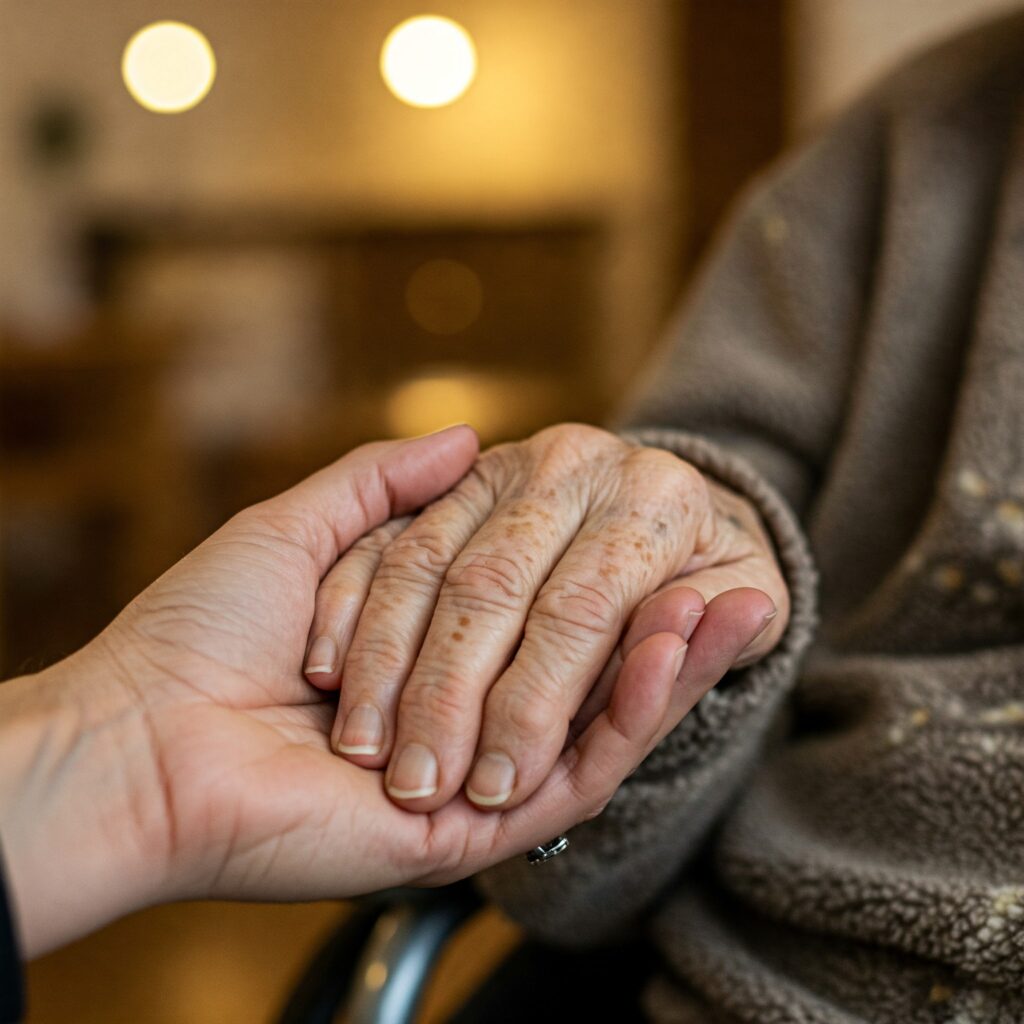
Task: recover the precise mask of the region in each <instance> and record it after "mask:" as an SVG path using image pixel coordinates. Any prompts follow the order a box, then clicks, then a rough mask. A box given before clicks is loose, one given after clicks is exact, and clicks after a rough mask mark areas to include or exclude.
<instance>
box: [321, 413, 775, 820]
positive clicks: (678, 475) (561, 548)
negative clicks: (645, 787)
mask: <svg viewBox="0 0 1024 1024" xmlns="http://www.w3.org/2000/svg"><path fill="white" fill-rule="evenodd" d="M659 588H663V589H662V590H661V591H660V592H658V591H659ZM651 595H654V596H653V597H651ZM645 599H649V600H646V601H645ZM705 606H706V610H705ZM788 612H789V600H788V594H787V591H786V587H785V583H784V581H783V578H782V575H781V572H780V571H779V568H778V565H777V564H776V561H775V557H774V553H773V551H772V547H771V543H770V541H769V540H768V538H767V536H766V534H765V532H764V530H763V528H762V527H761V526H760V523H759V521H758V517H757V515H756V513H755V512H754V510H753V509H752V507H751V506H750V505H749V503H747V502H746V501H745V500H744V499H742V498H740V497H738V496H736V495H734V494H732V493H731V492H729V491H726V490H725V489H724V488H721V487H719V486H717V485H715V484H713V483H711V482H709V481H708V480H706V479H705V478H704V477H703V476H702V475H701V473H699V472H698V471H697V470H696V469H695V468H694V467H692V466H690V465H689V464H687V463H686V462H684V461H683V460H681V459H679V458H677V457H676V456H675V455H673V454H671V453H669V452H666V451H663V450H660V449H652V448H643V447H638V446H636V445H633V444H629V443H627V442H625V441H623V440H621V439H620V438H618V437H616V436H614V435H612V434H609V433H606V432H605V431H602V430H598V429H595V428H593V427H587V426H580V425H564V426H559V427H553V428H550V429H548V430H544V431H542V432H540V433H539V434H537V435H535V436H534V437H532V438H530V439H529V440H526V441H523V442H521V443H518V444H508V445H501V446H499V447H496V448H493V449H491V450H490V451H488V452H487V453H485V454H484V455H483V456H482V457H481V458H480V459H479V461H478V462H477V463H476V465H475V466H474V468H473V470H472V471H471V472H470V473H469V474H468V475H467V476H466V477H465V478H464V479H463V480H462V481H461V482H460V483H459V485H458V486H457V487H455V488H454V490H452V491H451V492H450V493H448V494H446V495H445V496H444V497H442V498H440V499H439V500H438V501H436V502H434V503H433V504H432V505H430V506H429V507H428V508H427V509H425V510H424V511H423V512H421V513H420V514H419V515H418V516H417V517H416V518H415V519H412V520H408V519H399V520H394V521H392V522H390V523H389V524H387V525H386V526H384V527H382V528H380V529H379V530H377V531H375V532H374V533H372V534H370V535H368V536H367V537H365V538H364V539H363V540H361V541H360V542H359V543H358V544H356V545H355V546H354V547H353V548H352V549H351V550H350V551H349V552H348V553H347V554H346V555H345V557H343V558H342V559H341V560H340V561H339V563H338V564H337V565H336V566H335V567H334V568H333V569H332V570H331V571H330V573H329V574H328V575H327V576H326V578H325V579H324V581H323V583H322V585H321V587H320V590H319V593H318V595H317V605H316V614H315V617H314V621H313V628H312V630H311V633H310V642H309V648H308V656H307V662H306V675H307V678H309V679H310V681H312V682H314V683H316V685H317V686H320V687H322V688H324V689H330V688H334V687H337V686H339V685H340V686H341V695H340V704H339V711H338V719H337V722H336V724H335V727H334V732H333V736H332V742H333V743H334V746H335V749H336V750H337V751H338V752H339V753H341V754H343V755H344V756H345V757H347V758H349V759H350V760H351V761H353V762H355V763H358V764H361V765H364V766H372V767H382V766H384V765H387V766H388V770H387V785H388V791H389V793H390V795H391V797H392V798H393V799H395V800H396V801H398V802H400V803H401V804H402V805H404V806H406V807H408V808H410V809H415V810H433V809H436V808H439V807H442V806H443V805H444V804H446V803H447V802H448V801H449V800H450V799H451V798H452V797H453V796H454V795H455V794H456V793H457V792H458V791H459V788H460V787H461V786H462V785H463V784H464V783H465V784H466V793H467V795H468V797H469V799H470V800H472V801H473V802H474V803H475V804H476V805H477V806H479V807H504V808H508V807H514V806H516V805H517V804H519V803H521V802H522V801H524V800H526V799H527V798H528V797H529V796H530V795H531V794H532V793H533V792H534V791H535V790H536V789H537V788H538V786H540V785H541V783H542V782H543V780H544V779H545V778H546V777H547V776H548V774H549V772H550V771H551V769H552V767H553V766H554V765H555V764H556V762H557V760H558V758H559V755H560V753H561V751H562V750H563V747H564V745H565V743H566V739H567V736H569V737H571V736H574V735H577V734H578V732H579V731H580V729H582V728H583V727H585V726H586V724H587V723H588V722H589V721H591V720H592V719H593V718H594V716H595V715H596V714H598V713H599V712H600V711H601V709H602V708H604V707H605V706H606V705H607V701H608V694H609V693H610V691H611V688H612V687H613V685H614V681H615V678H616V677H617V675H618V672H619V668H620V667H621V665H622V657H623V656H624V655H626V654H628V653H629V652H630V651H631V650H632V649H633V647H634V646H635V645H636V643H637V642H638V640H639V639H640V638H642V637H644V636H648V635H651V634H654V633H659V632H665V631H669V632H673V633H675V634H677V635H679V636H680V637H682V638H683V639H684V640H689V651H688V654H687V655H686V664H685V667H684V668H683V671H682V674H681V676H680V691H681V693H682V696H681V697H679V698H678V699H676V700H674V701H673V703H672V709H671V716H672V718H671V720H670V721H666V722H665V723H664V724H663V726H662V728H661V734H662V735H663V734H664V733H665V732H667V731H668V730H669V729H670V728H672V727H673V726H674V725H675V724H676V722H678V720H679V718H681V717H682V715H683V714H684V713H685V712H686V711H687V710H688V709H689V708H690V707H692V705H693V704H694V703H696V701H697V700H698V699H699V698H700V696H702V695H703V693H704V692H706V691H707V689H709V688H710V687H711V686H713V685H714V684H715V683H716V682H718V680H719V679H720V678H721V676H722V675H723V674H724V673H725V672H726V671H727V670H728V669H729V668H730V667H732V666H735V665H739V664H746V663H748V662H750V661H752V660H755V659H757V658H758V657H761V656H762V655H764V654H765V653H766V652H767V651H769V650H770V649H771V648H772V647H773V645H774V644H775V643H776V642H777V640H778V638H779V637H780V636H781V635H782V632H783V630H784V629H785V626H786V621H787V618H788ZM702 613H703V620H702V621H701V615H702ZM631 616H632V624H631V625H630V628H629V630H628V631H627V632H626V634H625V636H623V631H624V629H625V628H626V626H627V624H629V623H630V621H631ZM698 622H700V625H699V627H698ZM620 640H621V646H620ZM570 729H572V731H571V732H570ZM467 778H468V782H467Z"/></svg>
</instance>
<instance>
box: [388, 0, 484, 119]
mask: <svg viewBox="0 0 1024 1024" xmlns="http://www.w3.org/2000/svg"><path fill="white" fill-rule="evenodd" d="M380 73H381V74H382V75H383V76H384V81H385V82H386V83H387V86H388V88H389V89H390V90H391V91H392V92H393V93H394V94H395V95H396V96H397V97H398V98H399V99H400V100H403V101H404V102H406V103H408V104H410V105H411V106H414V107H443V106H445V104H448V103H454V102H455V100H457V99H458V98H459V97H460V96H461V95H462V94H463V93H464V92H465V91H466V90H467V89H468V88H469V87H470V85H471V84H472V82H473V79H474V77H475V76H476V47H475V46H474V45H473V40H472V39H471V38H470V35H469V33H468V32H467V31H466V30H465V29H464V28H463V27H462V26H461V25H459V24H457V23H456V22H454V21H452V20H451V19H450V18H442V17H439V16H438V15H434V14H427V15H420V16H419V17H416V18H409V19H408V21H403V22H402V23H401V24H400V25H398V26H396V27H395V28H393V29H392V30H391V32H390V33H389V35H388V37H387V39H385V40H384V46H383V48H382V49H381V52H380Z"/></svg>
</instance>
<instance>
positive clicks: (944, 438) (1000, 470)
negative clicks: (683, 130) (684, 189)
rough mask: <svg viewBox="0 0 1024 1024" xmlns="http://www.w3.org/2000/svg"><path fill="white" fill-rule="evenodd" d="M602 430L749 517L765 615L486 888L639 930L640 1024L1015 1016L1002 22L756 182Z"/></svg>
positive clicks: (1012, 329)
mask: <svg viewBox="0 0 1024 1024" xmlns="http://www.w3.org/2000/svg"><path fill="white" fill-rule="evenodd" d="M627 425H629V426H630V427H631V428H634V429H635V431H636V432H635V433H634V435H633V436H634V437H635V438H636V439H637V440H638V441H640V442H643V443H646V444H652V445H659V446H663V447H665V448H668V449H670V450H672V451H675V452H677V453H678V454H679V455H681V456H682V457H684V458H686V459H688V460H690V461H692V462H694V463H695V464H696V465H698V466H699V467H701V468H702V469H703V470H704V471H705V472H706V473H708V474H710V475H711V476H713V477H716V478H718V479H719V480H720V481H722V482H723V483H725V484H727V485H729V486H731V487H733V488H734V489H736V490H738V491H740V492H742V493H744V494H745V495H747V496H748V497H749V498H750V499H751V500H752V501H753V502H754V503H755V504H756V505H757V506H758V507H759V509H760V511H761V514H762V516H763V518H764V520H765V522H766V523H767V525H768V527H769V529H770V531H771V533H772V535H773V537H774V540H775V543H776V545H777V549H778V554H779V559H780V562H781V564H782V566H783V568H784V570H785V573H786V575H787V578H788V582H789V586H790V589H791V593H792V597H793V615H792V621H791V623H790V626H789V630H788V632H787V635H786V636H785V638H784V640H783V642H782V644H781V646H780V647H779V648H778V649H777V650H776V651H775V652H774V653H773V654H772V655H771V656H770V657H768V658H767V659H766V660H764V661H763V662H761V663H759V664H758V665H756V666H753V667H751V668H748V669H746V670H743V671H739V672H734V673H732V674H730V676H729V677H727V678H726V680H724V681H723V683H722V684H720V685H719V687H718V688H717V689H716V690H714V691H712V692H711V693H710V694H708V696H707V697H706V698H705V699H704V700H703V701H702V702H701V704H700V705H699V706H698V707H697V709H695V711H694V712H693V713H692V714H691V715H690V716H688V718H687V719H685V720H684V721H683V722H682V724H681V725H680V726H679V727H678V729H676V730H675V732H674V733H673V734H672V735H671V736H669V737H668V738H667V739H666V740H665V741H664V743H663V744H662V745H661V746H660V747H659V749H658V750H657V751H655V753H654V754H653V755H652V756H651V757H650V758H649V759H648V761H647V762H645V764H644V765H643V766H642V768H641V769H640V770H639V771H638V772H637V773H636V774H635V775H634V776H633V777H632V778H631V779H630V780H628V782H627V783H626V784H625V785H624V786H623V787H622V789H621V790H620V792H619V794H618V795H617V796H616V797H615V799H614V800H613V801H612V803H611V804H610V805H609V807H608V809H607V810H606V811H605V812H604V814H603V815H602V816H601V817H599V818H597V819H595V820H594V821H592V822H589V823H587V824H585V825H582V826H580V827H579V828H577V829H576V830H574V832H573V844H572V848H571V850H570V852H569V853H568V854H566V855H565V856H563V857H560V858H557V859H556V860H554V861H552V862H550V863H549V864H546V865H544V866H543V867H542V868H528V867H527V866H526V865H525V864H524V863H523V862H522V859H521V858H520V859H517V860H516V861H514V862H509V863H508V864H505V865H501V866H499V867H498V868H495V869H492V871H490V872H489V873H487V874H486V875H485V876H483V878H482V879H481V884H482V885H483V887H484V889H485V891H486V892H487V893H488V895H489V896H490V897H492V898H493V899H495V900H496V901H498V902H499V903H500V904H501V905H502V906H504V907H505V908H506V910H507V911H508V912H509V913H510V914H511V915H512V916H513V917H515V918H517V919H518V920H520V921H521V922H522V923H523V924H524V925H525V926H526V928H527V929H528V930H529V931H531V932H532V933H534V934H535V935H538V936H540V937H544V938H547V939H549V940H554V941H559V942H566V943H579V942H588V941H598V940H601V939H602V938H606V937H609V936H615V935H623V934H628V931H629V929H631V928H634V927H640V928H644V929H646V930H648V931H649V932H650V933H652V934H653V935H654V937H655V938H656V940H657V942H658V944H659V946H660V948H661V950H662V952H663V953H664V959H665V964H666V971H665V973H664V975H663V976H662V977H661V978H660V979H659V980H658V982H656V984H655V985H654V986H653V988H652V990H651V991H650V992H649V994H648V1004H647V1005H648V1009H649V1011H650V1013H651V1015H652V1016H653V1017H654V1018H655V1019H656V1020H662V1021H674V1022H687V1024H691V1022H698V1021H700V1022H705V1021H712V1022H738V1021H743V1022H750V1024H776V1022H778V1024H782V1022H786V1024H789V1022H801V1024H803V1022H807V1024H810V1022H829V1024H838V1022H844V1024H845V1022H854V1021H872V1022H891V1024H916V1022H921V1024H924V1022H928V1024H937V1022H950V1024H952V1022H958V1024H966V1022H979V1024H980V1022H985V1024H990V1022H995V1024H1003V1022H1006V1024H1009V1022H1021V1021H1024V17H1016V18H1012V19H1009V20H1004V21H1002V22H1000V23H998V24H997V25H994V26H988V27H986V28H984V29H982V30H979V31H976V32H974V33H973V34H971V35H969V36H966V37H963V38H961V39H959V40H957V41H956V42H955V43H953V44H951V45H947V46H945V47H943V48H941V49H940V50H938V51H935V52H933V53H931V54H929V55H927V56H926V57H925V58H923V59H921V60H919V61H917V62H916V63H915V64H914V65H912V66H910V67H909V68H907V69H905V70H904V71H902V72H901V73H899V74H898V75H896V76H894V77H893V78H891V79H890V80H888V81H887V82H885V83H883V85H882V86H881V87H880V88H879V89H877V90H876V91H875V92H873V93H872V94H871V95H869V96H868V97H867V98H866V99H864V100H863V101H862V102H861V103H859V104H858V105H857V106H856V107H855V108H854V109H852V110H851V111H850V112H849V113H848V114H847V115H846V116H845V117H844V118H843V119H842V120H841V121H840V122H839V123H837V124H836V125H835V126H834V127H833V128H832V129H831V130H829V131H828V132H827V133H825V134H824V135H823V136H821V137H820V138H818V139H816V140H815V141H813V142H812V143H811V144H810V145H808V146H806V147H805V148H804V149H803V150H802V151H801V152H799V153H797V154H796V155H795V156H793V157H791V158H790V159H788V160H786V161H785V162H784V163H783V164H781V165H780V166H778V167H777V168H776V169H774V170H773V171H772V172H771V173H770V174H769V175H768V176H767V177H766V178H765V179H764V180H763V181H761V182H760V183H759V184H757V186H756V187H755V188H754V189H753V190H752V192H751V193H750V194H749V195H748V196H747V197H746V198H745V200H744V202H743V203H742V204H741V206H740V209H739V211H738V214H737V215H736V216H735V217H734V218H733V220H732V223H731V225H730V226H728V228H727V230H726V231H725V233H724V236H723V238H722V241H721V243H720V244H719V246H718V247H717V249H716V251H715V252H714V253H713V254H712V257H711V259H710V261H709V263H708V265H707V266H706V268H705V270H704V272H703V274H702V275H701V277H700V279H699V280H698V282H697V284H696V287H695V289H694V290H693V292H692V294H691V295H690V297H689V299H688V301H687V302H686V303H685V305H684V307H683V309H682V312H681V315H680V317H679V318H678V320H677V322H676V325H675V327H674V329H673V330H672V331H671V335H670V338H669V344H668V346H667V350H666V352H665V354H664V355H663V357H662V359H661V360H660V361H659V363H658V364H657V366H656V367H655V368H654V370H653V372H652V373H651V374H650V375H649V376H648V378H647V381H646V383H645V384H644V386H643V388H642V389H641V391H640V394H639V397H638V398H637V399H636V401H635V402H634V403H632V405H631V408H630V410H629V414H628V419H627ZM809 552H813V558H814V562H815V563H816V565H817V569H815V568H814V567H813V565H812V558H811V555H810V554H809ZM816 605H817V607H816Z"/></svg>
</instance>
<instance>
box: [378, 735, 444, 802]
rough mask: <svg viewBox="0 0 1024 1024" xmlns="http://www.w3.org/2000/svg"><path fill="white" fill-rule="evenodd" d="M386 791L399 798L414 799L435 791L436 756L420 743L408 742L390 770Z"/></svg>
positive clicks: (429, 794) (432, 793) (430, 794)
mask: <svg viewBox="0 0 1024 1024" xmlns="http://www.w3.org/2000/svg"><path fill="white" fill-rule="evenodd" d="M388 792H389V793H390V794H391V795H392V796H393V797H397V798H398V799H399V800H415V799H416V797H420V796H433V795H434V794H435V793H436V792H437V758H436V757H434V752H433V751H432V750H430V749H429V748H428V747H425V746H423V744H422V743H410V744H408V745H407V746H406V747H404V748H403V749H402V752H401V753H400V754H399V755H398V760H397V761H395V766H394V768H393V769H392V770H391V778H390V779H389V780H388Z"/></svg>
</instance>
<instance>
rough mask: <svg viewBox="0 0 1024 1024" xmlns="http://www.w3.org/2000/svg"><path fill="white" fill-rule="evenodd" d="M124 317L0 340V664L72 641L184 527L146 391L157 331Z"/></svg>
mask: <svg viewBox="0 0 1024 1024" xmlns="http://www.w3.org/2000/svg"><path fill="white" fill-rule="evenodd" d="M125 329H126V328H125V326H124V325H122V324H118V323H117V322H115V321H110V320H97V321H96V322H94V323H93V324H92V325H90V327H89V328H88V329H87V330H85V331H83V332H81V333H80V334H77V335H76V336H74V337H71V338H67V339H63V340H62V341H61V342H60V343H59V344H56V343H55V344H53V345H51V346H48V347H46V348H38V347H33V346H31V345H29V344H23V343H19V342H18V341H17V340H16V339H14V338H12V337H11V336H10V335H7V336H5V337H2V338H0V369H2V372H0V469H2V479H3V493H4V501H3V529H2V531H0V554H2V560H0V564H2V567H3V572H2V575H0V610H2V612H3V615H2V617H0V626H2V630H0V656H2V665H0V668H2V671H3V674H5V675H10V674H12V673H15V672H20V671H26V670H29V669H34V668H39V667H41V666H42V665H43V664H46V663H49V662H51V661H53V660H55V659H56V658H58V657H60V656H62V655H64V654H67V653H68V652H70V651H71V650H74V649H75V648H76V647H78V646H80V645H81V644H82V643H84V642H85V641H86V640H88V639H89V638H90V637H91V636H92V635H94V634H95V633H96V632H97V630H98V629H99V628H101V627H102V626H103V625H104V623H105V622H106V621H108V620H109V619H110V618H111V617H112V616H113V615H114V614H115V613H116V611H117V610H118V609H119V608H120V607H121V606H122V605H123V604H124V603H125V602H126V601H127V600H129V599H130V597H131V596H132V595H133V593H134V592H135V591H136V590H137V589H138V588H140V587H141V586H143V585H144V584H145V583H146V582H147V581H148V580H150V579H152V578H153V576H155V575H156V574H157V573H158V572H159V571H160V570H161V569H163V568H164V567H165V566H166V564H168V562H169V561H171V560H173V558H174V557H177V555H179V554H181V553H183V550H184V544H185V543H186V541H185V538H186V537H189V531H188V529H187V525H186V524H187V514H185V515H183V511H185V512H187V507H186V509H184V510H183V509H182V507H181V504H180V501H181V498H182V492H181V489H180V485H181V484H182V477H181V475H180V474H178V473H177V472H176V465H177V463H176V449H175V446H174V445H173V443H172V442H171V432H170V431H169V429H168V426H167V424H166V422H165V421H164V419H163V416H162V412H163V407H162V404H161V402H160V398H159V388H160V381H161V378H162V374H163V370H164V368H165V366H166V363H167V359H168V350H169V348H170V339H168V338H162V337H158V336H153V337H152V338H151V339H150V343H149V345H148V346H147V347H146V349H145V350H144V351H142V350H139V349H136V348H134V347H131V346H126V345H125V343H124V332H125ZM169 499H170V501H169ZM189 539H190V537H189Z"/></svg>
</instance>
